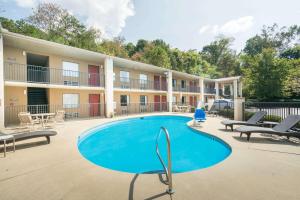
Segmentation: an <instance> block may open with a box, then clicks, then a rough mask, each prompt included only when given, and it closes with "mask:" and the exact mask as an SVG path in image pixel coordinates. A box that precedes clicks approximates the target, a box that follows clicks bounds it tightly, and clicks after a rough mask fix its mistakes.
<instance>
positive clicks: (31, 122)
mask: <svg viewBox="0 0 300 200" xmlns="http://www.w3.org/2000/svg"><path fill="white" fill-rule="evenodd" d="M18 117H19V120H20V124H21V125H22V126H26V127H28V128H30V129H34V126H35V125H36V124H40V122H41V121H40V119H39V118H36V119H33V118H32V117H31V115H30V113H25V112H21V113H19V114H18Z"/></svg>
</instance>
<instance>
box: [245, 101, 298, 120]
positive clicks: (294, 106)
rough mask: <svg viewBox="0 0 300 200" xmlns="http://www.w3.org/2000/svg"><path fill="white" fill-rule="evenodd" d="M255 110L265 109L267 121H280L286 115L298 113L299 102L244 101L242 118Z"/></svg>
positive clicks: (246, 117) (247, 116)
mask: <svg viewBox="0 0 300 200" xmlns="http://www.w3.org/2000/svg"><path fill="white" fill-rule="evenodd" d="M257 111H266V112H267V115H266V118H267V119H268V121H274V120H275V121H281V120H282V119H284V118H286V117H287V116H288V115H300V102H245V103H244V118H245V120H247V119H248V118H249V116H251V114H253V113H255V112H257Z"/></svg>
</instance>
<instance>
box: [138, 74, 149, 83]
mask: <svg viewBox="0 0 300 200" xmlns="http://www.w3.org/2000/svg"><path fill="white" fill-rule="evenodd" d="M147 80H148V77H147V75H146V74H140V84H146V83H147Z"/></svg>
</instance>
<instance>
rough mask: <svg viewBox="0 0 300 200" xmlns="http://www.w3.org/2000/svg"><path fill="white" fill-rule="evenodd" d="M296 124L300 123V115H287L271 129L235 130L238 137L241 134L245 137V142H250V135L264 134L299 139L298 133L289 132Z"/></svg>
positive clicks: (299, 134) (251, 128)
mask: <svg viewBox="0 0 300 200" xmlns="http://www.w3.org/2000/svg"><path fill="white" fill-rule="evenodd" d="M298 122H300V115H289V116H287V117H286V118H285V119H284V120H283V121H282V122H280V123H279V124H277V125H276V126H274V127H273V128H265V127H257V126H241V127H238V128H237V129H236V130H237V131H239V132H240V137H242V135H243V134H246V135H247V141H249V140H250V136H251V134H252V133H264V134H271V135H273V134H274V135H278V136H286V137H287V138H288V139H289V138H290V137H297V138H300V133H299V132H295V131H293V130H291V129H292V128H293V127H294V126H295V125H296V124H297V123H298Z"/></svg>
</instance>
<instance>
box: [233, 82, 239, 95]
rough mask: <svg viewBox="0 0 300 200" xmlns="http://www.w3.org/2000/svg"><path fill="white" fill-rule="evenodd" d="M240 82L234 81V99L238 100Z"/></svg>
mask: <svg viewBox="0 0 300 200" xmlns="http://www.w3.org/2000/svg"><path fill="white" fill-rule="evenodd" d="M237 87H238V82H237V80H234V81H233V99H236V98H237V97H238V88H237Z"/></svg>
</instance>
